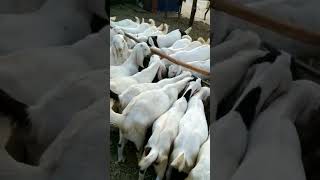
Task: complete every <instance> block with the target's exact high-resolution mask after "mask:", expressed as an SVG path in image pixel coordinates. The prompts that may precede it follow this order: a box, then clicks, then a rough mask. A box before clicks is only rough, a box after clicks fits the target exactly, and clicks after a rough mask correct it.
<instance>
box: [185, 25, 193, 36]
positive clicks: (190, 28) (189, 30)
mask: <svg viewBox="0 0 320 180" xmlns="http://www.w3.org/2000/svg"><path fill="white" fill-rule="evenodd" d="M191 30H192V27H191V26H190V27H189V28H188V29H186V30H185V31H184V32H185V33H186V34H189V33H190V32H191Z"/></svg>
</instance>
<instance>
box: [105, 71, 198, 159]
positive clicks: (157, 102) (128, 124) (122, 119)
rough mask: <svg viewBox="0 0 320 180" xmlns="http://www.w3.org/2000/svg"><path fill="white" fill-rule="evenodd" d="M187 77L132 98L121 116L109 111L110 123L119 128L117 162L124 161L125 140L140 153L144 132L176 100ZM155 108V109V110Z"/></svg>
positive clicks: (187, 79)
mask: <svg viewBox="0 0 320 180" xmlns="http://www.w3.org/2000/svg"><path fill="white" fill-rule="evenodd" d="M191 79H192V78H191V77H187V78H185V79H183V80H181V81H179V82H176V83H174V84H168V85H166V86H164V87H163V88H161V89H156V90H151V91H146V92H143V93H141V94H139V95H138V96H136V97H134V98H133V99H132V101H130V103H129V104H128V106H127V107H126V108H125V109H124V110H123V111H122V114H118V113H115V112H114V111H112V109H110V122H111V124H112V125H113V126H115V127H118V128H119V132H120V139H119V145H118V161H124V156H123V148H124V146H125V144H126V142H127V139H128V140H130V141H132V142H133V143H134V144H135V146H136V148H137V150H138V151H139V152H142V151H141V150H142V146H143V142H144V139H145V134H146V130H147V128H148V127H150V126H151V125H152V123H153V122H154V121H155V120H156V119H157V118H158V117H159V116H161V115H162V114H163V113H165V112H166V111H167V110H168V109H169V108H170V107H171V106H172V104H173V103H174V102H175V101H176V100H177V98H178V94H179V92H180V91H182V90H183V89H184V88H185V86H186V85H187V83H188V82H189V81H190V80H191ZM155 107H156V108H155Z"/></svg>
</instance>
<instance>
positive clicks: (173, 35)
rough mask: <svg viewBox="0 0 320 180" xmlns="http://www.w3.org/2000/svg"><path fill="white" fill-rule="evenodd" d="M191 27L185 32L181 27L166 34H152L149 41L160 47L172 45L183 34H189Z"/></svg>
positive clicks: (152, 44)
mask: <svg viewBox="0 0 320 180" xmlns="http://www.w3.org/2000/svg"><path fill="white" fill-rule="evenodd" d="M191 29H192V28H191V27H189V28H188V29H187V30H185V32H182V31H181V30H180V29H176V30H174V31H171V32H169V33H168V34H165V35H158V36H152V37H149V38H148V41H147V43H148V44H149V45H150V46H156V47H158V48H163V47H170V46H172V45H173V44H174V43H175V42H176V41H177V40H179V39H181V38H182V36H184V35H186V34H189V33H190V31H191Z"/></svg>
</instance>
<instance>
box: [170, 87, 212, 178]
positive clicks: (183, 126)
mask: <svg viewBox="0 0 320 180" xmlns="http://www.w3.org/2000/svg"><path fill="white" fill-rule="evenodd" d="M208 96H210V88H208V87H202V88H201V90H200V91H199V92H198V93H197V94H195V95H194V96H192V97H191V99H190V100H189V102H188V109H187V111H186V114H185V115H184V116H183V118H182V119H181V120H180V123H179V133H178V136H177V138H176V139H175V141H174V149H173V152H172V154H171V157H170V162H171V163H170V168H169V169H171V170H172V169H177V170H178V171H179V172H184V173H189V172H190V170H191V169H192V168H193V167H194V165H195V163H196V159H197V155H198V153H199V150H200V147H201V145H202V144H203V143H204V142H205V141H206V139H207V138H208V125H207V120H206V117H205V113H204V106H203V102H202V100H204V99H206V98H207V97H208ZM190 142H192V143H190ZM171 170H169V171H168V178H169V179H170V177H171V174H170V173H171Z"/></svg>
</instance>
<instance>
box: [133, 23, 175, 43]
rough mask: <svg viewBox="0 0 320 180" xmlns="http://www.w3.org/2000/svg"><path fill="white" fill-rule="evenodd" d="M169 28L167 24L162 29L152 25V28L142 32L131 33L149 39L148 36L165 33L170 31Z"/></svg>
mask: <svg viewBox="0 0 320 180" xmlns="http://www.w3.org/2000/svg"><path fill="white" fill-rule="evenodd" d="M168 29H169V26H168V25H167V24H164V25H163V28H162V30H159V27H158V28H157V27H155V26H151V27H150V28H148V29H146V30H145V31H143V32H142V33H138V34H131V33H129V34H130V35H132V36H134V37H136V38H138V39H139V38H144V39H148V37H150V36H157V35H164V34H167V33H168Z"/></svg>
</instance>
